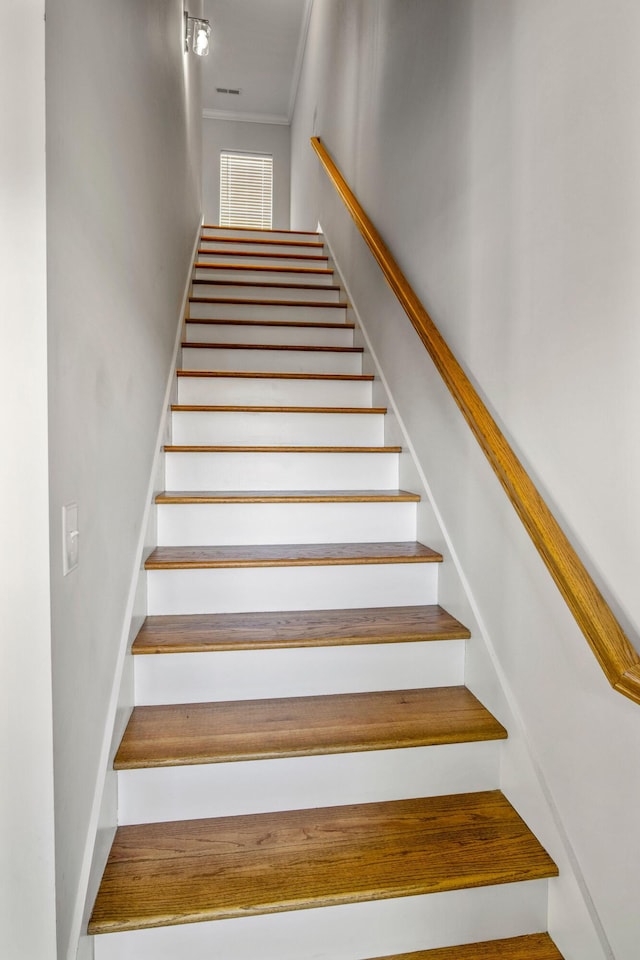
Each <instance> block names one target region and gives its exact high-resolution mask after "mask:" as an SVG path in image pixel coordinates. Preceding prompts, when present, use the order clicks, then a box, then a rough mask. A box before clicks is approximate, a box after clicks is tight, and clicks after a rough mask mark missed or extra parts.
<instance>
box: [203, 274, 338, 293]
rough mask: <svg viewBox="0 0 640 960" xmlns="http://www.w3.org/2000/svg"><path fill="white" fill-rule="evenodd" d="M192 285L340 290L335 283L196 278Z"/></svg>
mask: <svg viewBox="0 0 640 960" xmlns="http://www.w3.org/2000/svg"><path fill="white" fill-rule="evenodd" d="M191 282H192V283H193V284H194V285H195V284H198V285H200V286H202V285H203V284H204V285H205V286H208V287H268V288H270V289H273V290H278V289H280V288H282V289H283V290H318V289H320V290H341V289H342V287H340V285H339V284H337V283H323V284H322V286H321V287H318V284H317V283H290V282H287V281H282V280H266V281H265V280H208V279H206V278H205V277H196V278H194V279H193V280H192V281H191Z"/></svg>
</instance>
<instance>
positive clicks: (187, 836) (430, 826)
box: [89, 790, 557, 934]
mask: <svg viewBox="0 0 640 960" xmlns="http://www.w3.org/2000/svg"><path fill="white" fill-rule="evenodd" d="M556 875H557V868H556V866H555V864H554V863H553V861H552V860H551V858H550V857H549V855H548V854H547V852H546V851H545V850H544V849H543V847H542V846H541V845H540V843H539V842H538V841H537V840H536V838H535V837H534V836H533V834H532V833H531V831H530V830H529V829H528V828H527V826H526V824H525V823H524V822H523V821H522V820H521V819H520V817H519V816H518V814H517V813H516V811H515V810H514V809H513V807H512V806H511V805H510V804H509V803H508V801H507V800H506V799H505V797H504V796H503V795H502V794H501V793H500V791H497V790H494V791H488V792H484V793H465V794H458V795H453V796H445V797H428V798H424V799H417V800H398V801H392V802H390V803H368V804H354V805H351V806H341V807H322V808H319V809H312V810H291V811H286V812H283V813H264V814H257V815H255V816H239V817H223V818H217V819H208V820H186V821H185V820H182V821H174V822H169V823H150V824H139V825H135V826H126V827H120V828H119V829H118V831H117V833H116V837H115V840H114V843H113V847H112V849H111V853H110V855H109V860H108V862H107V866H106V869H105V873H104V877H103V879H102V883H101V886H100V890H99V892H98V897H97V899H96V903H95V906H94V910H93V915H92V917H91V920H90V922H89V933H91V934H95V933H109V932H111V931H119V930H133V929H141V928H145V927H157V926H165V925H171V924H179V923H193V922H196V921H202V920H218V919H224V918H232V917H246V916H250V915H252V914H262V913H275V912H280V911H289V910H300V909H306V908H310V907H321V906H333V905H337V904H351V903H358V902H361V901H367V900H379V899H387V898H395V897H408V896H415V895H418V894H425V893H437V892H443V891H453V890H460V889H466V888H470V887H479V886H489V885H494V884H508V883H513V882H521V881H526V880H536V879H542V878H547V877H552V876H556Z"/></svg>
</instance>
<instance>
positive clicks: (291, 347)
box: [182, 340, 364, 353]
mask: <svg viewBox="0 0 640 960" xmlns="http://www.w3.org/2000/svg"><path fill="white" fill-rule="evenodd" d="M182 346H183V347H190V348H192V349H194V350H276V351H277V350H285V351H289V352H298V353H363V352H364V347H325V346H312V345H310V344H306V343H303V344H298V343H209V342H207V341H204V342H202V341H199V340H196V341H192V340H183V341H182Z"/></svg>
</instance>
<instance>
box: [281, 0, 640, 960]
mask: <svg viewBox="0 0 640 960" xmlns="http://www.w3.org/2000/svg"><path fill="white" fill-rule="evenodd" d="M639 32H640V7H639V6H638V4H637V3H635V2H633V0H563V2H562V3H557V2H552V0H449V2H446V3H445V2H442V0H423V2H410V0H350V2H346V0H323V2H322V3H316V4H314V10H313V15H312V21H311V27H310V33H309V40H308V44H307V51H306V57H305V63H304V67H303V74H302V79H301V85H300V89H299V94H298V101H297V105H296V111H295V114H294V119H293V123H292V226H293V227H294V228H295V229H313V228H314V227H315V224H316V222H317V220H318V219H319V220H320V221H321V222H322V225H323V228H324V229H325V232H326V234H327V236H328V239H329V241H330V242H331V244H332V247H333V249H334V251H335V254H336V257H337V259H338V262H339V263H340V265H341V267H342V269H343V272H344V274H345V277H346V279H347V282H348V283H349V286H350V290H351V293H352V295H353V298H354V301H355V303H356V306H357V307H358V309H359V311H360V313H361V314H362V316H363V318H364V320H365V322H366V324H367V327H368V330H369V333H370V335H371V339H372V343H373V347H374V349H375V351H376V353H377V354H378V356H379V358H380V360H381V361H382V365H383V368H384V371H385V374H386V376H387V378H388V381H389V385H390V388H391V390H392V393H393V395H394V397H395V399H396V401H397V403H398V406H399V410H400V414H401V416H402V417H403V419H404V421H405V423H406V425H407V428H408V430H409V434H410V436H411V438H412V441H413V443H414V444H415V447H416V452H417V455H418V458H419V461H420V463H421V465H422V467H423V469H424V471H425V473H426V475H427V478H428V481H429V484H430V486H431V490H432V492H433V495H434V500H435V504H436V507H437V509H438V510H439V512H440V514H441V516H442V518H443V522H444V528H445V530H446V534H447V536H448V537H450V539H451V542H452V544H453V548H454V549H455V552H456V554H457V558H458V560H459V563H460V569H461V572H462V575H463V576H464V577H466V578H467V580H468V582H469V584H470V588H471V593H472V598H473V603H474V604H475V611H476V614H477V617H478V621H479V624H480V626H481V627H483V628H484V638H485V641H483V639H482V635H479V636H478V637H477V639H476V642H475V643H474V642H472V643H471V644H470V653H469V663H468V681H469V683H470V685H471V686H472V687H474V689H476V690H478V691H479V692H480V693H481V694H483V695H484V696H485V699H487V700H488V702H489V703H493V702H495V703H497V704H499V701H500V698H499V696H498V695H497V694H496V693H495V692H493V691H492V687H491V678H490V672H489V671H488V670H487V668H486V658H484V656H483V651H485V650H486V651H488V653H489V654H492V655H493V656H494V657H495V666H496V669H497V671H498V673H499V674H502V677H503V681H504V689H505V692H506V694H507V697H508V698H509V699H510V702H511V707H512V709H513V710H514V712H515V714H516V715H519V716H520V717H521V718H522V720H523V723H524V727H525V730H526V737H527V738H528V749H529V750H530V756H531V759H532V762H533V764H534V766H535V764H536V763H537V764H539V765H540V774H541V783H542V786H543V788H544V789H546V790H547V791H548V797H549V799H550V801H551V809H552V811H553V813H554V815H555V816H556V817H557V818H558V822H559V825H560V831H561V832H562V831H563V830H564V831H565V832H566V840H567V850H568V856H569V857H570V858H571V857H574V858H575V860H574V863H575V866H576V876H578V878H580V877H581V876H582V877H583V878H584V881H585V883H586V886H587V888H588V889H587V892H586V894H585V896H586V900H587V902H589V898H590V897H591V898H592V901H593V902H592V905H591V907H592V916H593V920H594V924H595V927H596V929H597V928H598V925H599V924H600V923H601V924H602V928H601V930H600V933H601V935H602V936H603V938H604V948H603V949H604V950H605V952H606V950H607V949H608V950H609V953H608V954H607V955H608V956H615V957H616V958H617V960H635V958H636V957H637V944H638V942H639V940H640V913H639V912H638V909H637V904H638V903H639V902H640V835H639V834H638V830H637V809H638V804H639V803H640V763H638V757H639V756H640V707H638V705H636V704H633V703H632V702H630V701H628V700H625V699H624V698H623V697H621V696H620V695H618V694H615V693H614V692H613V691H611V689H610V688H609V687H608V685H607V683H606V681H605V679H604V677H603V675H602V673H601V672H600V670H599V667H598V666H597V664H596V661H595V659H594V658H593V656H592V654H591V653H590V651H589V649H588V647H587V644H586V641H585V640H584V639H583V637H582V635H581V634H580V632H579V631H578V629H577V627H576V626H575V624H574V623H573V621H572V619H571V617H570V615H569V613H568V611H567V610H566V607H565V606H564V604H563V602H562V600H561V599H560V598H559V594H558V593H557V591H556V589H555V587H554V586H553V584H552V582H551V580H550V578H549V576H548V574H547V573H546V570H545V569H544V567H543V565H542V562H541V561H540V560H539V558H538V557H537V555H536V553H535V551H534V549H533V547H532V546H531V545H530V543H529V541H528V538H527V536H526V534H525V533H524V531H523V530H522V528H521V526H520V524H519V521H518V520H517V518H516V517H515V514H514V512H513V511H512V509H511V507H510V506H509V504H508V502H507V500H506V498H505V496H504V494H503V493H502V491H501V489H500V488H499V486H498V484H497V481H496V480H495V479H494V478H493V476H492V474H491V473H490V470H489V467H488V466H487V465H486V464H485V462H484V460H483V458H482V454H481V453H480V452H479V450H478V448H477V447H476V445H475V441H474V440H473V438H472V437H471V434H470V432H469V430H468V428H467V427H466V425H465V424H464V422H463V421H462V418H461V416H460V415H459V414H458V412H457V410H456V408H455V406H454V404H453V401H452V400H450V398H449V397H448V395H447V394H446V391H445V389H444V387H443V386H441V385H440V383H439V382H438V379H437V374H436V373H435V371H434V369H433V367H432V365H431V363H430V361H429V360H428V358H427V357H426V355H425V354H424V352H423V348H422V347H421V345H420V344H419V342H418V340H417V337H416V335H415V334H414V333H413V331H412V330H411V329H410V326H409V323H408V321H407V320H406V318H405V317H404V315H403V314H402V312H401V311H399V310H398V308H397V307H396V305H395V304H394V302H393V299H392V298H391V296H390V295H389V294H388V293H387V292H386V290H385V287H384V283H383V281H381V280H380V278H379V277H378V275H377V272H376V270H375V269H374V268H372V267H371V261H370V258H369V255H368V254H367V253H366V251H365V250H364V247H363V244H362V243H361V241H360V240H359V239H358V238H357V236H356V234H355V231H354V229H353V227H352V226H351V222H350V220H349V219H348V217H347V215H346V214H345V213H344V212H343V210H342V208H341V205H340V202H339V201H337V200H336V199H335V197H334V194H333V193H332V190H331V188H330V187H328V186H327V185H326V181H325V178H324V174H322V173H321V172H320V168H319V164H318V162H317V160H316V159H315V156H314V154H313V153H312V151H311V148H310V147H309V144H308V138H309V136H311V135H312V133H317V134H318V135H319V136H321V137H322V139H323V140H324V142H325V144H326V146H327V148H328V149H329V150H330V152H331V153H332V154H333V156H334V158H335V160H336V162H337V163H338V165H339V166H340V167H341V169H342V171H343V173H344V174H345V176H346V178H347V180H348V181H349V183H350V184H351V186H352V188H353V189H354V190H355V192H356V194H357V195H358V197H359V199H360V201H361V202H362V204H363V206H364V207H365V209H366V210H367V211H368V212H369V214H370V215H371V217H372V219H373V220H374V222H375V223H376V225H377V226H378V228H379V229H380V231H381V233H382V235H383V237H384V238H385V240H386V241H387V242H388V244H389V245H390V247H391V249H392V250H393V252H394V254H395V255H396V257H397V259H398V261H399V262H400V264H401V265H402V267H403V269H404V270H405V272H406V274H407V276H408V278H409V280H410V282H411V283H412V284H413V285H414V287H415V289H416V290H417V292H418V294H419V295H420V296H421V298H422V300H423V302H424V303H425V305H426V306H427V308H428V309H429V310H430V312H431V314H432V316H433V317H434V319H435V320H436V322H437V323H438V324H439V326H440V329H441V330H442V332H443V333H444V335H445V337H446V338H447V340H448V341H449V343H450V345H451V346H452V348H453V349H454V350H455V351H456V353H457V355H458V357H459V359H460V360H461V361H462V363H463V364H464V366H465V367H466V369H467V370H468V371H469V372H470V374H471V376H472V378H473V380H474V381H475V382H476V384H477V385H478V387H479V389H480V391H481V393H482V394H483V395H484V397H485V398H486V400H487V403H488V405H489V407H490V408H491V409H492V410H493V411H494V413H495V415H496V417H497V419H498V421H499V423H501V425H502V426H503V427H504V429H505V431H506V433H507V436H508V437H509V438H510V439H511V441H512V444H513V446H514V447H515V449H516V451H517V452H518V453H519V454H520V455H521V457H522V459H523V460H524V461H525V463H526V465H527V466H528V467H529V469H530V472H531V473H532V475H533V476H534V479H535V480H536V482H537V483H538V485H539V487H540V488H541V490H542V491H543V493H544V494H545V495H546V496H547V497H548V500H549V503H550V505H551V506H552V507H553V508H554V509H555V510H556V511H557V515H558V517H559V519H560V520H561V522H562V523H563V525H564V526H565V528H566V529H567V531H568V532H569V534H570V535H571V537H572V539H573V541H574V543H575V545H576V547H577V548H578V549H579V551H580V552H581V554H582V555H583V557H584V558H585V560H586V561H587V563H588V565H589V566H590V567H591V568H592V569H593V571H594V572H595V574H596V576H597V578H598V580H599V582H600V584H601V585H602V587H603V588H604V591H605V593H606V594H607V595H608V597H610V598H611V601H612V603H613V605H614V607H615V608H616V610H617V611H618V612H619V613H620V615H621V617H622V618H623V621H624V622H626V623H627V624H628V625H629V626H630V627H631V629H632V631H633V636H635V637H637V636H638V631H639V630H640V593H639V592H638V589H637V582H638V544H639V543H640V508H639V507H638V497H637V491H638V490H639V489H640V447H639V446H638V444H637V442H636V437H637V434H638V423H639V422H640V381H639V379H638V377H637V363H638V340H639V336H640V335H639V333H638V330H639V329H640V328H639V327H638V321H637V317H638V312H639V310H638V308H639V306H640V273H639V271H638V269H637V264H638V259H639V255H640V226H639V225H640V218H639V217H638V208H639V206H640V181H639V179H638V175H637V171H638V161H639V159H640V156H639V155H640V115H639V114H638V111H637V103H636V101H637V90H638V85H639V82H640V61H639V60H638V57H637V37H638V35H639ZM445 546H446V543H445ZM447 552H449V551H447ZM445 580H446V578H445ZM443 593H444V595H443V598H442V599H443V602H444V603H445V605H446V604H449V605H450V606H451V607H452V608H453V609H454V612H455V611H456V610H458V609H462V607H463V601H462V599H461V598H460V597H459V596H458V595H457V592H456V588H455V585H453V584H452V586H451V587H450V588H449V587H448V586H447V584H446V583H445V588H444V591H443ZM509 749H511V748H509ZM503 783H504V786H505V789H507V790H508V792H509V794H510V795H512V796H514V797H516V798H518V800H519V802H520V805H521V808H522V806H523V805H524V806H525V807H526V806H527V802H528V801H527V797H528V792H527V790H528V788H527V787H526V785H525V784H524V781H523V776H522V775H521V774H520V773H519V771H518V766H517V764H516V763H514V762H512V761H511V760H510V753H509V750H508V751H507V752H506V754H505V764H504V768H503ZM523 812H524V813H525V814H526V815H529V813H531V816H532V817H533V818H534V819H535V817H536V816H538V814H537V813H536V811H535V810H534V809H533V807H532V808H531V811H529V810H523ZM556 889H557V888H555V887H552V896H551V901H550V922H551V925H552V930H553V931H554V933H555V934H556V936H557V937H558V940H559V942H560V945H561V947H562V948H563V949H564V951H565V956H567V958H568V960H574V958H575V960H578V958H580V960H582V957H583V956H585V955H586V954H583V953H581V948H580V935H581V934H580V931H579V930H578V929H576V928H575V927H574V928H573V929H569V928H568V927H567V924H566V922H565V916H563V909H564V908H563V903H562V898H561V897H558V896H556V894H555V893H554V890H556ZM607 938H608V941H609V944H610V946H609V947H607V945H606V940H607Z"/></svg>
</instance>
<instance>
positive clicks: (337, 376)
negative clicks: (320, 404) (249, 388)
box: [176, 370, 374, 381]
mask: <svg viewBox="0 0 640 960" xmlns="http://www.w3.org/2000/svg"><path fill="white" fill-rule="evenodd" d="M176 372H177V375H178V376H179V377H241V378H244V379H247V380H356V381H371V380H373V379H374V375H373V374H372V373H280V372H278V371H277V370H275V371H268V372H265V371H261V370H178V371H176Z"/></svg>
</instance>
